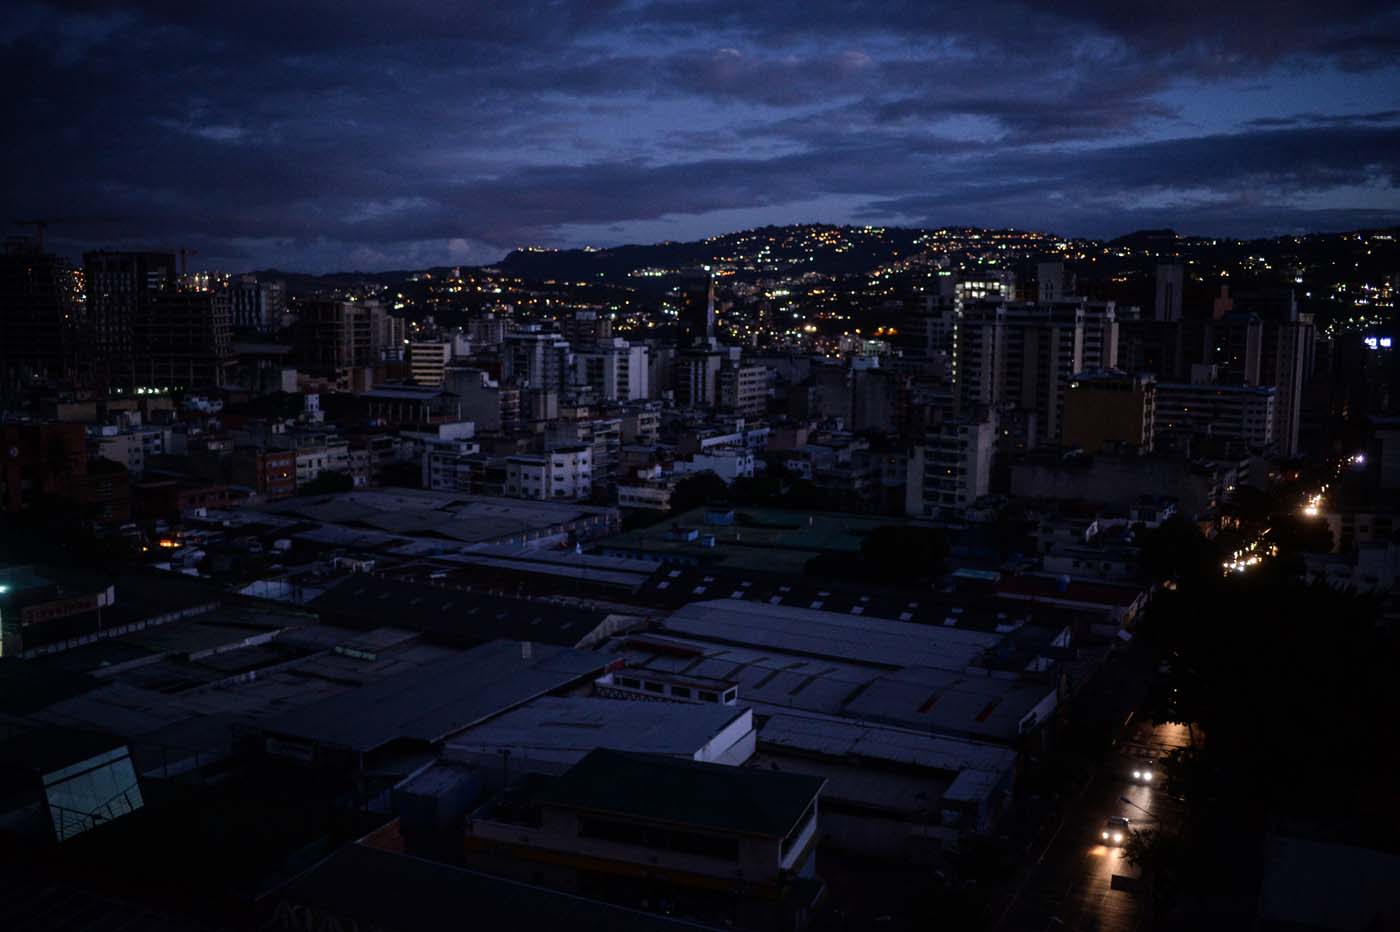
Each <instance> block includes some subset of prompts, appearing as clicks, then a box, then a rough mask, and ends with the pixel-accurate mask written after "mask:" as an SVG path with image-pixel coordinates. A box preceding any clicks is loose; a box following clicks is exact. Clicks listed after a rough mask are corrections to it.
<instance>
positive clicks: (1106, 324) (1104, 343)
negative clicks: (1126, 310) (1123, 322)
mask: <svg viewBox="0 0 1400 932" xmlns="http://www.w3.org/2000/svg"><path fill="white" fill-rule="evenodd" d="M1073 303H1075V304H1077V305H1078V306H1079V307H1080V308H1081V309H1082V310H1083V313H1084V359H1083V367H1084V368H1085V369H1114V368H1117V366H1118V317H1117V309H1116V307H1115V306H1114V303H1113V302H1112V301H1088V300H1084V299H1079V300H1077V301H1074V302H1073Z"/></svg>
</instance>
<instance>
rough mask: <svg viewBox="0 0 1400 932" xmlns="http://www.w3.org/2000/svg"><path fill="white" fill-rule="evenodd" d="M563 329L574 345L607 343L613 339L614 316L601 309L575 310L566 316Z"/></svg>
mask: <svg viewBox="0 0 1400 932" xmlns="http://www.w3.org/2000/svg"><path fill="white" fill-rule="evenodd" d="M563 331H564V339H566V340H568V341H569V345H570V346H573V347H579V346H588V345H591V344H594V343H606V342H607V341H608V340H611V339H612V318H611V317H609V316H608V315H607V314H606V313H603V312H600V311H594V310H582V311H574V312H573V313H572V314H570V315H568V316H566V317H565V318H564V320H563Z"/></svg>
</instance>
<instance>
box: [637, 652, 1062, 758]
mask: <svg viewBox="0 0 1400 932" xmlns="http://www.w3.org/2000/svg"><path fill="white" fill-rule="evenodd" d="M610 650H611V653H610V656H612V657H617V656H621V657H624V658H625V659H626V661H627V666H628V667H635V668H637V669H639V670H650V671H660V672H669V673H676V674H681V675H686V676H704V677H710V678H714V679H721V680H728V681H731V682H735V683H738V684H739V704H740V705H741V706H752V707H753V709H754V711H755V713H757V714H759V715H777V714H782V713H785V712H816V713H821V714H824V715H831V716H838V717H844V718H850V719H858V720H863V721H868V722H877V723H882V724H887V725H895V726H899V727H904V728H909V729H912V730H915V731H922V732H926V733H929V734H937V735H945V736H953V737H959V738H969V739H980V740H985V741H995V742H999V743H1002V744H1005V743H1008V742H1013V741H1015V740H1016V739H1017V738H1018V736H1019V733H1020V726H1021V723H1022V722H1023V721H1025V720H1026V718H1027V716H1029V715H1030V714H1031V713H1032V711H1033V710H1035V709H1037V708H1038V707H1043V706H1048V708H1047V709H1046V712H1047V713H1048V710H1049V709H1053V708H1054V706H1055V701H1056V700H1055V697H1056V688H1055V685H1054V683H1053V682H1036V681H1026V680H1021V679H1015V678H1010V677H1005V676H993V675H987V673H986V672H985V671H974V672H971V673H969V672H966V671H959V670H939V669H933V668H929V667H907V668H904V669H900V670H890V669H887V668H884V667H880V666H871V665H868V664H867V665H863V664H857V663H851V662H842V661H835V660H828V659H825V658H821V657H806V656H802V655H799V654H792V653H787V652H784V651H781V650H775V649H772V648H767V647H744V646H737V645H730V644H716V643H712V642H706V641H702V640H699V639H695V638H690V637H685V636H681V635H674V634H667V635H657V634H648V635H647V636H645V637H644V638H638V637H627V638H621V639H617V640H615V641H614V642H613V643H612V645H611V648H610Z"/></svg>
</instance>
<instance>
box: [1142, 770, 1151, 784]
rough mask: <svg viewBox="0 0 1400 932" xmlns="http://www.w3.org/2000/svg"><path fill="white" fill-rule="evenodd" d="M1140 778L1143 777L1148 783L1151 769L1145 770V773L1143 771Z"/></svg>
mask: <svg viewBox="0 0 1400 932" xmlns="http://www.w3.org/2000/svg"><path fill="white" fill-rule="evenodd" d="M1142 778H1143V780H1145V781H1147V782H1148V783H1151V782H1152V771H1150V770H1148V771H1146V772H1145V773H1143V775H1142Z"/></svg>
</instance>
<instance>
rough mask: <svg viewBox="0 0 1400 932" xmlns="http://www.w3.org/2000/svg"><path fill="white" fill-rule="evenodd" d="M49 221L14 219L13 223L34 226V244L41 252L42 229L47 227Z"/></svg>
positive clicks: (42, 245)
mask: <svg viewBox="0 0 1400 932" xmlns="http://www.w3.org/2000/svg"><path fill="white" fill-rule="evenodd" d="M50 222H51V221H49V220H16V221H15V223H17V224H19V225H20V226H26V227H33V228H34V245H35V246H37V247H38V248H39V251H40V252H43V251H44V231H45V230H46V229H48V227H49V223H50Z"/></svg>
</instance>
